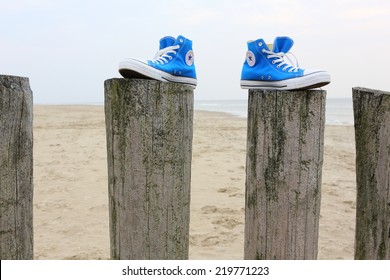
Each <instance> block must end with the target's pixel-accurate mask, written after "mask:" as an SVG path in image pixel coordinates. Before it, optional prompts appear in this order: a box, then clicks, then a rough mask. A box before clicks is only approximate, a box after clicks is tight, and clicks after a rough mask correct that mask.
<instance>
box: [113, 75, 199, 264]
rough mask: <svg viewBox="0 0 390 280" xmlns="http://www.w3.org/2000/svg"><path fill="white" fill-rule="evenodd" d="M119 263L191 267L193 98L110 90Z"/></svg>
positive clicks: (131, 88) (184, 93)
mask: <svg viewBox="0 0 390 280" xmlns="http://www.w3.org/2000/svg"><path fill="white" fill-rule="evenodd" d="M105 115H106V129H107V154H108V173H109V209H110V242H111V258H112V259H188V247H189V221H190V212H189V211H190V181H191V156H192V125H193V90H192V88H190V87H189V86H185V85H180V84H175V83H163V82H159V81H154V80H141V79H110V80H107V81H106V82H105Z"/></svg>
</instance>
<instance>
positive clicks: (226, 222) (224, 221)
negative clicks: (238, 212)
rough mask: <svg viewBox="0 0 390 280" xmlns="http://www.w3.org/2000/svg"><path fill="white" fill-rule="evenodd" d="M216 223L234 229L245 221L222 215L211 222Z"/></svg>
mask: <svg viewBox="0 0 390 280" xmlns="http://www.w3.org/2000/svg"><path fill="white" fill-rule="evenodd" d="M211 223H212V224H214V225H220V226H222V227H224V228H227V229H234V228H235V227H237V226H238V225H242V224H243V223H242V222H240V221H238V220H236V219H232V218H227V217H220V218H218V219H216V220H214V221H212V222H211Z"/></svg>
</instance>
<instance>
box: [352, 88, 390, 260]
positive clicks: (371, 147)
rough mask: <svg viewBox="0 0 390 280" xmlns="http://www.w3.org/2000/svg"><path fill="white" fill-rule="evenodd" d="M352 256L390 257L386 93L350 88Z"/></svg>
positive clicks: (389, 146)
mask: <svg viewBox="0 0 390 280" xmlns="http://www.w3.org/2000/svg"><path fill="white" fill-rule="evenodd" d="M352 93H353V110H354V117H355V141H356V184H357V200H356V229H355V259H372V260H375V259H380V260H390V93H389V92H383V91H378V90H372V89H366V88H353V89H352Z"/></svg>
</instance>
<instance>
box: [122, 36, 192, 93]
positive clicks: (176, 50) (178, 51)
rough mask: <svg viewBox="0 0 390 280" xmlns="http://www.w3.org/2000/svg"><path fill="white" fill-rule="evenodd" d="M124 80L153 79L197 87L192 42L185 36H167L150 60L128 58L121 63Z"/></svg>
mask: <svg viewBox="0 0 390 280" xmlns="http://www.w3.org/2000/svg"><path fill="white" fill-rule="evenodd" d="M119 73H120V74H121V75H122V76H123V77H124V78H151V79H155V80H159V81H163V82H174V83H182V84H187V85H190V86H192V87H193V88H195V87H196V83H197V82H196V72H195V65H194V51H193V50H192V41H191V40H189V39H187V38H184V37H183V36H179V37H177V39H175V38H173V37H170V36H167V37H164V38H162V39H161V40H160V50H159V51H158V52H157V53H156V55H155V57H154V58H153V59H150V60H139V59H134V58H127V59H124V60H122V61H121V62H120V63H119Z"/></svg>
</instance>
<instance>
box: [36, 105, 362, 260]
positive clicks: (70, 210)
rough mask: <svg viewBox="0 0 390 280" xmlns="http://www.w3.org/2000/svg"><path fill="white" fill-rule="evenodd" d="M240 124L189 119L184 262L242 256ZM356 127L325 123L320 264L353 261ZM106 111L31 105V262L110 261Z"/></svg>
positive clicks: (228, 119)
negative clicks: (190, 148)
mask: <svg viewBox="0 0 390 280" xmlns="http://www.w3.org/2000/svg"><path fill="white" fill-rule="evenodd" d="M245 151H246V119H244V118H238V117H234V116H232V115H229V114H223V113H213V112H204V111H196V112H195V115H194V136H193V159H192V185H191V193H192V195H191V223H190V259H242V258H243V235H244V207H245V206H244V200H245V197H244V192H245ZM354 165H355V148H354V130H353V127H352V126H326V130H325V154H324V166H323V177H322V182H323V185H322V206H321V218H320V233H319V235H320V236H319V254H318V258H319V259H353V244H354V227H355V208H356V203H355V200H356V198H355V184H356V183H355V166H354ZM107 200H108V187H107V163H106V138H105V124H104V109H103V106H46V105H36V106H34V246H35V247H34V257H35V259H109V257H110V254H109V229H108V201H107Z"/></svg>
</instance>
